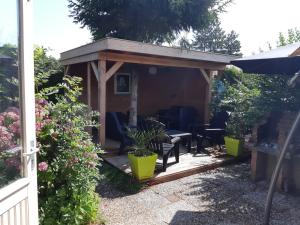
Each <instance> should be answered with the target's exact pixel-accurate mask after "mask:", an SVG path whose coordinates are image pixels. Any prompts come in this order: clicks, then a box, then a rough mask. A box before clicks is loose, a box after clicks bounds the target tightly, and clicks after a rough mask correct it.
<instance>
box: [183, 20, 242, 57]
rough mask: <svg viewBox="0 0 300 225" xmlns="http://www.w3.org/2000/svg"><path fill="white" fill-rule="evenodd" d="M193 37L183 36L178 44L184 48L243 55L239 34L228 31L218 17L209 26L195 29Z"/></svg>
mask: <svg viewBox="0 0 300 225" xmlns="http://www.w3.org/2000/svg"><path fill="white" fill-rule="evenodd" d="M193 33H194V35H193V39H192V40H189V39H188V38H187V37H186V36H182V37H181V38H180V39H179V41H178V45H179V46H181V47H182V48H187V49H196V50H201V51H205V52H207V51H208V52H215V53H223V54H230V55H241V53H240V50H241V43H240V41H239V40H238V37H239V35H238V34H237V33H236V32H235V31H233V30H232V31H230V32H229V33H226V32H225V31H224V30H223V29H222V27H221V22H220V21H219V20H218V18H215V19H214V20H213V21H212V22H211V23H210V24H209V25H208V26H207V27H205V28H202V29H200V30H194V31H193Z"/></svg>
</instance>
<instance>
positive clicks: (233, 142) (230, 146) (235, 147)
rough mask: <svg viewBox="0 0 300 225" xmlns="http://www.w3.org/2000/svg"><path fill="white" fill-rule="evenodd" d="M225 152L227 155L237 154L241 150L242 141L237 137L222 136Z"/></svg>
mask: <svg viewBox="0 0 300 225" xmlns="http://www.w3.org/2000/svg"><path fill="white" fill-rule="evenodd" d="M224 140H225V146H226V152H227V154H228V155H232V156H235V157H237V156H239V155H240V154H241V153H242V151H243V142H242V141H241V140H238V139H234V138H230V137H224Z"/></svg>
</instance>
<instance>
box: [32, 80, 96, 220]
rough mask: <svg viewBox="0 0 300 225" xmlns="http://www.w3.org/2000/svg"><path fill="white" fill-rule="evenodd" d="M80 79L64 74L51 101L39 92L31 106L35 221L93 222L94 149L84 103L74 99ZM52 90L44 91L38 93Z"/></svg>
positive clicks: (76, 96) (87, 111)
mask: <svg viewBox="0 0 300 225" xmlns="http://www.w3.org/2000/svg"><path fill="white" fill-rule="evenodd" d="M80 81H81V79H80V78H75V77H69V76H66V77H65V78H64V80H63V83H62V84H60V85H58V86H57V87H56V88H57V89H59V90H62V91H63V93H64V94H63V95H60V94H57V95H56V97H55V103H53V102H47V101H46V100H45V99H43V98H42V96H41V95H39V99H38V100H37V106H36V117H37V137H38V143H39V145H40V156H39V163H38V184H39V206H40V207H39V208H40V223H41V224H45V225H50V224H51V225H54V224H66V225H67V224H90V223H91V222H95V221H96V220H97V214H98V204H99V201H98V196H97V195H96V193H95V187H96V184H97V180H98V178H99V173H98V169H97V166H98V165H99V158H98V156H97V153H99V148H98V147H97V146H95V145H94V144H93V143H92V141H91V138H90V135H89V134H88V133H87V132H86V130H85V128H86V127H87V126H94V125H95V123H94V122H93V121H92V120H91V118H92V116H93V115H91V113H89V110H88V107H87V106H86V105H84V104H82V103H79V101H78V97H79V95H80V93H81V88H80V87H79V84H80ZM49 91H53V88H50V89H44V90H43V94H45V93H49ZM45 96H47V95H45Z"/></svg>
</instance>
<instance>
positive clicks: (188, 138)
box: [166, 130, 192, 152]
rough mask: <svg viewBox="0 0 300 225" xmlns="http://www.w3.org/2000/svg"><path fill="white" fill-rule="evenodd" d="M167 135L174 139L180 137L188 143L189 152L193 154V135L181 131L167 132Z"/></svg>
mask: <svg viewBox="0 0 300 225" xmlns="http://www.w3.org/2000/svg"><path fill="white" fill-rule="evenodd" d="M166 134H167V135H169V136H170V137H172V138H175V137H179V138H181V139H185V140H186V141H187V151H188V152H191V148H192V133H188V132H184V131H180V130H166Z"/></svg>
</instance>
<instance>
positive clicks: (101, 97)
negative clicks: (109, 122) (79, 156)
mask: <svg viewBox="0 0 300 225" xmlns="http://www.w3.org/2000/svg"><path fill="white" fill-rule="evenodd" d="M98 72H99V79H98V102H99V103H98V106H99V112H100V118H99V122H100V129H99V131H100V132H99V142H100V144H101V145H102V146H104V145H105V116H106V77H105V74H106V61H105V60H99V61H98Z"/></svg>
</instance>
